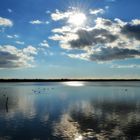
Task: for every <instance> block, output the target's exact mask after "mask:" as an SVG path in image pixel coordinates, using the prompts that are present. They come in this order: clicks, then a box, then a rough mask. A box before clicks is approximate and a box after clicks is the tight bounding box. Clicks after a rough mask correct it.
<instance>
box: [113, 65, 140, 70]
mask: <svg viewBox="0 0 140 140" xmlns="http://www.w3.org/2000/svg"><path fill="white" fill-rule="evenodd" d="M111 68H117V69H125V68H140V64H130V65H112V66H111Z"/></svg>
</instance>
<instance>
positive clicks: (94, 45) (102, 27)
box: [51, 18, 140, 61]
mask: <svg viewBox="0 0 140 140" xmlns="http://www.w3.org/2000/svg"><path fill="white" fill-rule="evenodd" d="M71 28H72V27H71ZM62 29H63V27H62V28H60V29H59V30H61V31H62V32H61V33H60V32H59V30H58V29H57V30H55V33H58V34H57V36H56V35H54V36H52V38H51V39H53V40H56V41H59V43H60V46H61V48H63V49H69V50H76V49H79V50H83V51H84V53H83V52H82V53H79V52H78V51H77V53H78V54H76V53H73V52H72V51H71V52H72V53H71V52H70V54H68V56H69V57H72V58H79V59H84V60H91V61H112V60H119V59H123V60H124V59H128V58H136V57H140V20H138V19H135V20H132V21H130V22H124V21H122V20H120V19H114V20H110V19H104V18H97V19H95V21H94V25H93V26H92V27H85V28H78V29H73V30H72V29H71V30H68V31H67V32H64V30H62Z"/></svg>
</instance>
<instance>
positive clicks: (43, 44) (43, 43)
mask: <svg viewBox="0 0 140 140" xmlns="http://www.w3.org/2000/svg"><path fill="white" fill-rule="evenodd" d="M39 45H40V46H42V47H46V48H49V44H48V42H47V40H43V42H41V43H40V44H39Z"/></svg>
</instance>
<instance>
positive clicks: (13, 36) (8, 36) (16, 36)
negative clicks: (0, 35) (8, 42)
mask: <svg viewBox="0 0 140 140" xmlns="http://www.w3.org/2000/svg"><path fill="white" fill-rule="evenodd" d="M7 38H11V39H12V38H14V39H16V38H19V35H16V34H15V35H7Z"/></svg>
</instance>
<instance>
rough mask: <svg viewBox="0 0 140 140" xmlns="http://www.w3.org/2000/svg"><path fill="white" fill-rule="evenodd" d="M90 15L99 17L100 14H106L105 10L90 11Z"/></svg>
mask: <svg viewBox="0 0 140 140" xmlns="http://www.w3.org/2000/svg"><path fill="white" fill-rule="evenodd" d="M89 13H90V14H91V15H98V14H104V13H105V11H104V9H90V10H89Z"/></svg>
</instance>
